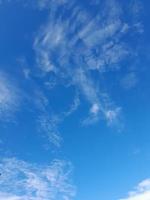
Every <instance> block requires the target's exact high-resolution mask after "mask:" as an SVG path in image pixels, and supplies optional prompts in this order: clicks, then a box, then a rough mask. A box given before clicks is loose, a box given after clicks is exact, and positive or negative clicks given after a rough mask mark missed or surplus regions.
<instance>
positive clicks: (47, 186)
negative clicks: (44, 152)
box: [0, 158, 75, 200]
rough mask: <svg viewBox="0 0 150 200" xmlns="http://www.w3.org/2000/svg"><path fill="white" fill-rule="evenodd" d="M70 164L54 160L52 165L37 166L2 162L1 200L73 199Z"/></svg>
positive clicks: (0, 165)
mask: <svg viewBox="0 0 150 200" xmlns="http://www.w3.org/2000/svg"><path fill="white" fill-rule="evenodd" d="M71 171H72V167H71V164H70V163H69V162H65V161H60V160H54V161H53V162H52V163H51V164H50V165H49V166H39V165H38V166H37V165H34V164H30V163H27V162H24V161H21V160H17V159H16V158H8V159H3V160H2V161H1V162H0V172H1V177H0V199H3V200H43V199H44V200H58V199H62V200H71V199H72V198H73V197H74V195H75V187H74V186H73V185H72V184H71V181H70V173H71Z"/></svg>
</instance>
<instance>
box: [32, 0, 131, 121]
mask: <svg viewBox="0 0 150 200" xmlns="http://www.w3.org/2000/svg"><path fill="white" fill-rule="evenodd" d="M96 5H98V6H99V10H101V12H100V11H99V12H98V13H96V14H95V15H94V16H92V15H90V14H89V12H88V11H86V9H83V8H82V6H81V5H78V4H77V3H76V2H74V1H72V2H71V3H69V4H65V6H62V4H59V3H57V4H54V3H53V2H51V8H50V14H49V17H48V21H47V23H46V24H45V25H43V26H42V27H41V29H40V30H39V32H38V35H37V37H36V38H35V43H34V49H35V52H36V63H37V65H38V67H39V68H40V69H41V70H43V72H44V73H46V74H50V73H54V74H56V75H57V77H59V78H60V79H65V81H66V82H67V81H68V82H69V83H71V85H74V86H75V87H76V89H77V90H78V91H79V93H80V94H83V95H84V96H85V98H86V99H87V101H89V103H90V107H91V108H90V113H91V116H93V119H94V121H97V119H98V118H99V113H101V114H102V115H103V116H104V117H105V118H106V120H108V121H111V122H113V120H115V118H117V116H118V115H119V111H118V110H119V109H118V108H109V109H108V107H107V106H106V102H105V100H104V99H103V95H101V94H102V93H103V92H102V91H103V88H101V87H97V86H96V83H95V80H94V79H93V78H92V76H91V73H92V70H96V71H97V73H99V72H100V76H101V74H102V72H104V71H109V70H111V69H113V70H118V69H119V68H120V66H119V65H120V64H121V62H122V60H124V59H125V58H127V56H129V55H130V57H131V55H132V49H131V47H130V44H129V43H126V42H124V41H123V40H122V38H123V37H125V36H126V35H128V33H129V31H130V28H129V27H131V26H134V25H133V24H132V23H129V22H127V21H125V20H123V18H122V15H123V14H124V13H123V9H122V7H121V5H120V4H119V3H118V1H115V0H108V1H106V2H105V3H104V4H103V5H102V6H101V5H100V4H96ZM92 6H94V4H92ZM130 8H131V7H130ZM132 8H133V6H132ZM60 10H61V12H59V11H60ZM66 14H67V16H69V17H67V18H66ZM131 21H132V20H131ZM110 104H111V103H110ZM90 118H91V117H90Z"/></svg>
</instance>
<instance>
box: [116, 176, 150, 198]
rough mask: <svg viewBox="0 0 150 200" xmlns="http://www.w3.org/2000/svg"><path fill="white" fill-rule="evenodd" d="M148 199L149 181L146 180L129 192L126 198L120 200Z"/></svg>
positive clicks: (149, 195)
mask: <svg viewBox="0 0 150 200" xmlns="http://www.w3.org/2000/svg"><path fill="white" fill-rule="evenodd" d="M149 199H150V179H146V180H144V181H142V182H140V183H139V184H138V186H137V187H136V188H135V190H133V191H130V192H129V194H128V196H127V197H126V198H123V199H120V200H149Z"/></svg>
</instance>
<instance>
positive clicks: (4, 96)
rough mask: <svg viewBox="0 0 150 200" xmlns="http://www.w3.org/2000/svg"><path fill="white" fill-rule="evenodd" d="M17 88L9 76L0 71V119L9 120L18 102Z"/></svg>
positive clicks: (16, 108) (17, 106)
mask: <svg viewBox="0 0 150 200" xmlns="http://www.w3.org/2000/svg"><path fill="white" fill-rule="evenodd" d="M20 99H21V98H20V95H19V90H18V89H17V87H16V86H15V83H13V81H11V80H10V77H9V76H8V75H7V74H5V73H4V72H0V120H6V121H9V119H10V118H11V117H12V115H13V114H14V112H15V111H17V110H18V108H19V104H20Z"/></svg>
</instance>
